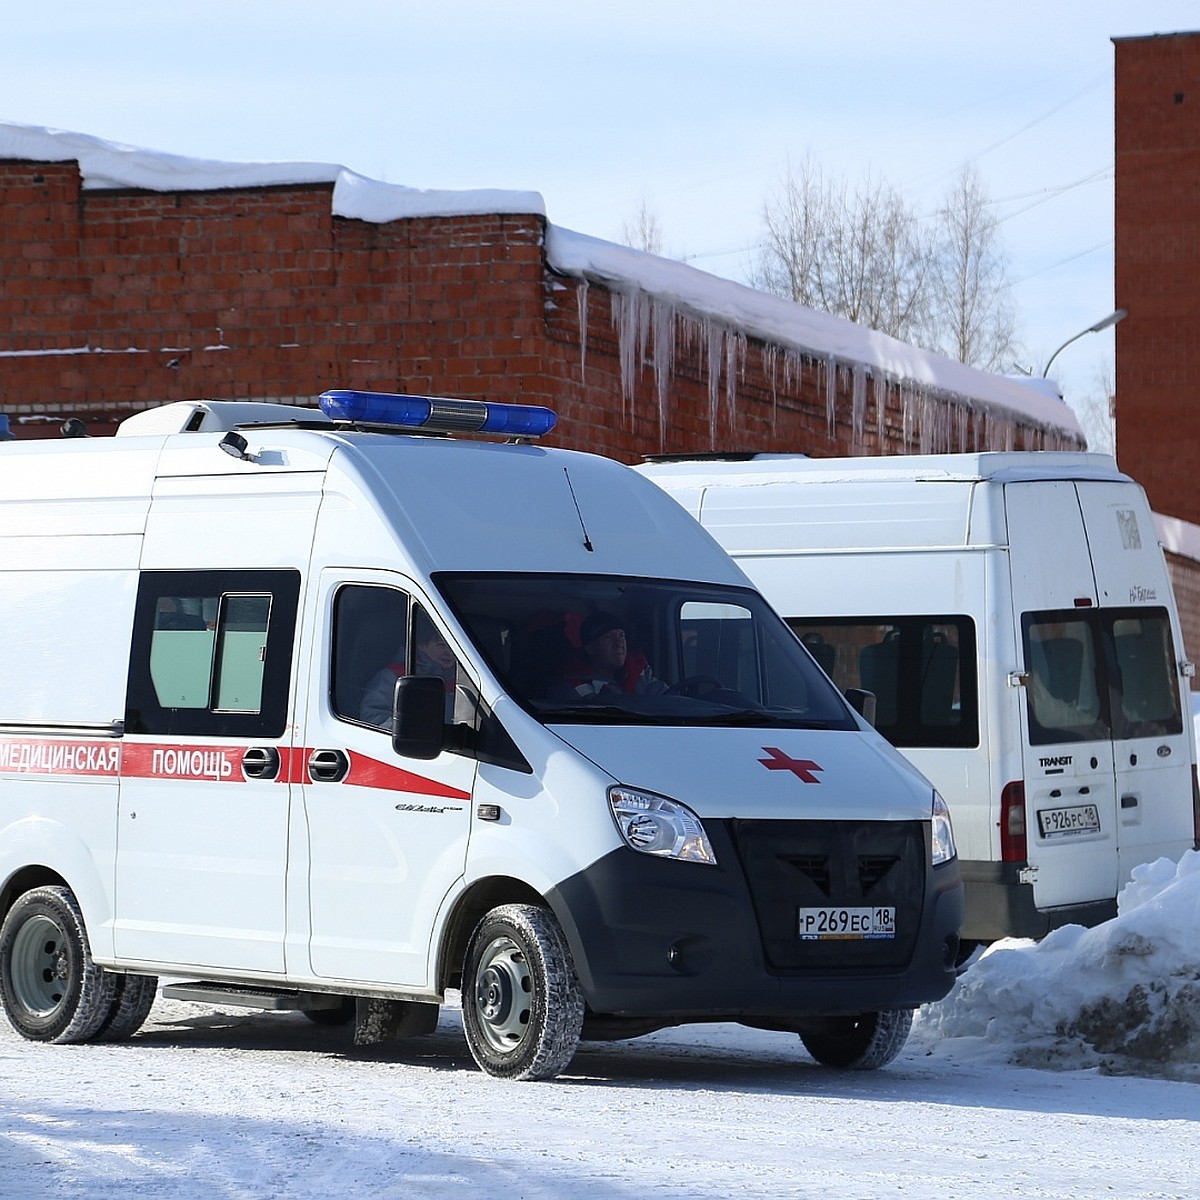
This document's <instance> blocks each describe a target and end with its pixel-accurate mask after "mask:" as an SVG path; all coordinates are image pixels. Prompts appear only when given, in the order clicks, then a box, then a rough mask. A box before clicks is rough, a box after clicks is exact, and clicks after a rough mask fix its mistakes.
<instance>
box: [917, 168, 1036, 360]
mask: <svg viewBox="0 0 1200 1200" xmlns="http://www.w3.org/2000/svg"><path fill="white" fill-rule="evenodd" d="M938 242H939V246H938V255H937V272H936V284H937V286H936V289H935V291H934V302H933V305H934V312H935V314H936V317H935V328H936V330H937V335H938V343H939V345H938V348H939V349H941V350H942V351H943V353H945V354H947V355H948V356H949V357H951V358H956V359H958V361H959V362H963V363H969V364H970V365H971V366H973V367H980V368H982V369H983V370H985V371H995V370H999V369H1001V368H1002V366H1003V365H1004V363H1006V362H1008V361H1009V360H1010V359H1011V358H1012V356H1013V354H1014V352H1015V349H1016V348H1015V345H1014V317H1013V310H1012V304H1011V300H1010V291H1009V286H1008V275H1007V264H1006V262H1005V259H1004V255H1003V253H1002V250H1001V248H1000V245H999V238H998V235H997V222H996V218H995V217H994V216H993V215H992V214H991V213H990V212H989V211H988V196H987V192H986V190H985V189H984V186H983V181H982V180H981V179H980V177H979V172H978V171H977V170H976V169H975V168H974V167H973V166H971V165H967V166H964V167H963V168H962V170H961V171H959V173H958V176H957V177H956V179H955V181H954V183H953V184H952V185H951V188H950V190H949V192H948V193H947V195H946V198H945V200H944V201H943V202H942V205H941V207H940V208H939V209H938Z"/></svg>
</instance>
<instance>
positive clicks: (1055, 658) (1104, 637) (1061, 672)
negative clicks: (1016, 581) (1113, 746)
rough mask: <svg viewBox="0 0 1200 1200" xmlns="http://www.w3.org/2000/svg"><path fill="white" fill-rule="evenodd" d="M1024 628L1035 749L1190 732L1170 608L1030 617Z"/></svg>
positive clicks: (1072, 611) (1076, 611)
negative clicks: (1179, 682) (1185, 720)
mask: <svg viewBox="0 0 1200 1200" xmlns="http://www.w3.org/2000/svg"><path fill="white" fill-rule="evenodd" d="M1021 627H1022V633H1023V637H1024V643H1025V666H1026V670H1027V672H1028V675H1029V681H1028V687H1027V688H1026V698H1027V703H1028V706H1029V740H1030V742H1031V743H1032V744H1033V745H1035V746H1037V745H1050V744H1053V743H1055V742H1080V741H1097V740H1101V739H1108V738H1110V737H1112V738H1139V737H1161V736H1164V735H1167V734H1177V733H1180V732H1182V730H1183V718H1182V712H1181V708H1180V703H1179V689H1178V686H1177V684H1176V673H1175V671H1176V668H1175V653H1174V649H1173V647H1174V642H1173V640H1172V637H1171V625H1170V620H1169V617H1168V615H1167V610H1166V609H1165V608H1136V609H1090V610H1079V609H1065V610H1061V611H1049V612H1035V613H1025V614H1024V615H1023V617H1022V618H1021Z"/></svg>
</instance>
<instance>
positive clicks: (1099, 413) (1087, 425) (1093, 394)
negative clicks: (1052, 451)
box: [1072, 362, 1117, 454]
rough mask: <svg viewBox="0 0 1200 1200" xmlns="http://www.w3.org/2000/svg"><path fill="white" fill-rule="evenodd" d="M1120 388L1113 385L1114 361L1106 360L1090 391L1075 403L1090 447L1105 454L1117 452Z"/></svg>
mask: <svg viewBox="0 0 1200 1200" xmlns="http://www.w3.org/2000/svg"><path fill="white" fill-rule="evenodd" d="M1116 398H1117V397H1116V389H1115V388H1114V387H1113V364H1112V363H1111V362H1105V363H1103V364H1102V365H1101V366H1100V367H1099V369H1098V370H1097V371H1096V374H1095V376H1094V378H1093V380H1092V386H1091V388H1090V389H1089V390H1088V392H1087V394H1086V395H1085V396H1084V397H1083V398H1082V400H1080V401H1078V402H1077V403H1076V404H1074V405H1072V407H1073V408H1074V409H1075V414H1076V416H1078V418H1079V423H1080V425H1082V426H1083V432H1084V436H1085V437H1086V438H1087V443H1088V449H1089V450H1096V451H1099V452H1100V453H1101V454H1116V452H1117V423H1116Z"/></svg>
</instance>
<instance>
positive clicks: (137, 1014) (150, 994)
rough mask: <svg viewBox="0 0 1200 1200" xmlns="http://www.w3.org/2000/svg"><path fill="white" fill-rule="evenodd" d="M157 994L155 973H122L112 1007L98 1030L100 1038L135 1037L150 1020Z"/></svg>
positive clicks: (97, 1034) (120, 1040)
mask: <svg viewBox="0 0 1200 1200" xmlns="http://www.w3.org/2000/svg"><path fill="white" fill-rule="evenodd" d="M157 994H158V979H157V978H156V977H155V976H153V975H118V976H117V977H116V995H115V996H114V997H113V1004H112V1008H111V1010H110V1011H109V1014H108V1016H107V1017H105V1018H104V1022H103V1024H101V1026H100V1028H99V1029H98V1030H97V1031H96V1040H97V1041H99V1042H123V1041H125V1040H126V1039H127V1038H131V1037H133V1035H134V1034H135V1033H137V1031H138V1030H139V1029H141V1027H142V1026H143V1025H144V1024H145V1023H146V1018H147V1017H148V1016H149V1015H150V1009H151V1008H152V1007H153V1005H154V998H155V996H156V995H157Z"/></svg>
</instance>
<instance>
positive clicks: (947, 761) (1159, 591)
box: [637, 452, 1200, 952]
mask: <svg viewBox="0 0 1200 1200" xmlns="http://www.w3.org/2000/svg"><path fill="white" fill-rule="evenodd" d="M637 469H638V470H639V471H640V472H641V473H642V474H644V475H646V476H647V477H648V478H650V479H653V480H654V481H655V482H656V483H657V484H659V485H660V486H661V487H663V488H664V489H666V490H667V491H668V492H669V493H670V494H671V495H673V496H674V497H675V498H676V499H677V500H678V501H679V502H680V504H682V505H683V507H684V508H686V509H687V511H688V512H690V513H692V515H693V516H696V517H698V518H699V520H700V521H701V522H702V523H703V524H704V526H705V528H707V529H708V530H709V532H710V533H712V534H713V535H714V536H715V537H716V539H717V540H718V541H719V542H720V543H721V544H722V545H723V546H724V547H725V548H726V549H727V550H728V551H729V552H730V553H731V554H732V555H733V557H734V558H735V559H736V561H737V562H738V564H739V565H740V566H741V567H742V569H743V570H744V571H745V572H746V574H747V575H749V577H750V578H751V580H752V581H753V582H754V583H755V584H756V585H757V586H758V587H759V589H760V590H761V591H762V593H763V594H764V595H765V596H766V597H767V599H768V600H769V601H770V602H771V604H772V605H773V606H774V607H775V609H776V610H777V611H779V612H780V613H781V614H783V616H784V618H785V619H786V620H787V623H788V624H789V625H790V626H791V627H792V629H793V630H794V631H795V632H796V633H797V634H798V635H799V636H800V638H801V641H802V642H803V643H804V644H805V645H806V646H807V648H808V649H809V651H810V652H811V653H812V655H813V657H814V659H816V661H817V662H818V663H819V664H820V665H821V666H822V667H823V668H824V670H825V671H826V672H827V673H828V674H829V675H830V677H831V678H832V679H833V680H834V682H836V683H837V684H838V685H839V686H840V687H842V688H860V689H864V690H866V691H869V692H872V693H874V695H875V697H876V710H875V724H876V727H877V728H878V729H879V731H880V732H881V733H883V734H884V736H885V737H887V738H888V740H889V741H891V742H892V744H893V745H895V746H897V747H899V748H900V749H901V750H902V751H903V753H904V754H905V755H906V756H907V757H908V758H909V759H910V760H911V761H912V762H913V763H914V764H915V765H916V766H917V767H919V768H920V770H921V771H922V772H923V774H925V775H926V776H927V777H928V778H929V779H931V780H932V781H933V783H934V785H935V786H936V787H937V789H938V791H939V792H940V793H941V794H942V795H943V796H945V798H946V800H947V802H948V803H949V805H950V810H951V812H952V813H953V815H954V823H955V825H954V827H955V835H956V837H957V841H958V848H959V853H960V856H961V864H960V865H961V868H962V873H963V880H964V884H965V887H966V914H965V918H964V922H963V929H962V937H963V949H964V952H965V951H967V950H968V949H969V947H970V944H971V943H972V942H988V941H992V940H994V939H997V938H1001V937H1008V936H1017V937H1040V936H1041V935H1043V934H1045V933H1046V932H1047V931H1048V930H1050V929H1051V928H1054V927H1056V926H1058V925H1062V924H1066V923H1069V922H1072V923H1081V924H1089V925H1090V924H1096V923H1098V922H1099V921H1101V920H1104V919H1106V918H1107V917H1110V916H1113V915H1115V912H1116V895H1117V892H1118V891H1119V890H1120V888H1121V887H1122V886H1123V884H1124V883H1125V882H1126V881H1128V879H1129V873H1130V870H1131V868H1132V867H1134V866H1135V865H1137V864H1138V863H1142V862H1146V861H1148V860H1150V859H1154V858H1158V857H1161V856H1164V855H1165V856H1169V857H1172V858H1178V857H1179V856H1180V855H1181V854H1182V853H1183V852H1184V851H1185V850H1188V849H1190V848H1192V847H1193V846H1194V845H1195V844H1196V839H1197V837H1198V836H1200V828H1198V823H1200V809H1198V807H1197V802H1196V774H1195V761H1196V754H1195V743H1194V732H1193V729H1192V725H1191V722H1190V720H1188V719H1187V714H1188V713H1189V711H1190V703H1189V694H1188V680H1189V678H1190V677H1191V676H1192V674H1193V668H1192V665H1191V663H1189V662H1187V661H1185V659H1184V655H1183V640H1182V636H1181V633H1180V627H1179V619H1178V614H1177V612H1176V607H1175V601H1174V597H1173V594H1172V591H1171V585H1170V582H1169V580H1168V577H1167V571H1166V565H1165V563H1164V560H1163V555H1162V549H1161V547H1160V546H1159V544H1158V541H1157V538H1156V535H1155V530H1154V524H1153V519H1152V517H1151V513H1150V509H1149V506H1148V505H1147V502H1146V498H1145V495H1144V493H1143V492H1142V489H1141V488H1140V487H1139V486H1138V485H1137V484H1136V483H1135V482H1134V481H1133V480H1131V479H1130V478H1129V477H1127V476H1125V475H1123V474H1121V473H1120V472H1119V471H1118V470H1117V467H1116V464H1115V462H1114V461H1113V460H1112V458H1110V457H1108V456H1107V455H1101V454H1087V453H1073V452H1031V453H981V454H950V455H931V456H920V457H916V456H896V457H883V458H878V457H877V458H843V459H835V458H827V459H811V458H806V457H803V456H799V455H792V456H787V455H782V456H769V455H758V456H753V457H749V458H743V459H742V460H740V461H691V462H682V461H679V462H667V461H660V462H654V463H650V464H647V465H645V466H642V467H639V468H637Z"/></svg>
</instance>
